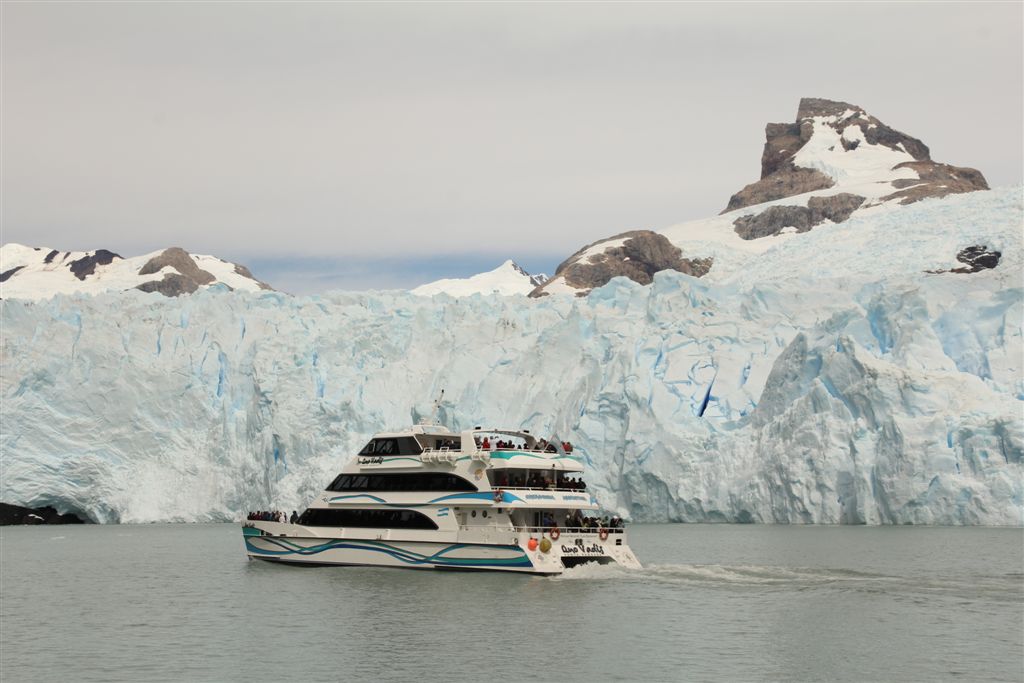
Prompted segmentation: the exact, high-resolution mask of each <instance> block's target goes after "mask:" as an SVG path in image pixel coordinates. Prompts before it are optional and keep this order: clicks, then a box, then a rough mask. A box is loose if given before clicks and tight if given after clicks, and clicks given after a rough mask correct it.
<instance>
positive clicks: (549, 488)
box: [491, 486, 587, 493]
mask: <svg viewBox="0 0 1024 683" xmlns="http://www.w3.org/2000/svg"><path fill="white" fill-rule="evenodd" d="M491 490H492V491H559V492H561V493H586V492H587V490H586V489H563V488H557V487H554V486H492V487H491Z"/></svg>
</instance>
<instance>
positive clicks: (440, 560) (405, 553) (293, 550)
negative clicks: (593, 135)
mask: <svg viewBox="0 0 1024 683" xmlns="http://www.w3.org/2000/svg"><path fill="white" fill-rule="evenodd" d="M260 538H261V540H262V541H264V542H265V543H270V544H272V545H275V546H277V547H279V548H281V550H270V549H265V548H258V547H256V546H255V544H253V543H252V542H251V541H250V537H246V538H245V545H246V549H247V550H249V551H250V552H252V553H254V554H257V555H269V556H274V557H283V556H286V555H303V556H309V555H317V554H319V553H322V552H324V551H326V550H333V549H352V550H368V551H372V552H379V553H384V554H387V555H390V556H391V557H394V558H395V559H396V560H399V561H400V562H404V563H406V564H412V565H422V564H433V565H438V566H450V567H532V566H533V564H532V563H531V562H530V559H529V558H528V557H527V556H526V554H525V553H523V552H522V551H521V550H519V548H517V547H515V546H501V547H502V548H505V549H508V550H516V551H519V555H518V556H516V557H508V558H501V557H444V555H445V554H446V553H449V552H451V551H453V550H458V549H460V548H467V547H471V546H468V545H466V544H463V543H458V544H455V545H450V546H448V547H446V548H442V549H440V550H438V551H437V552H436V553H434V554H433V555H422V554H420V553H416V552H413V551H411V550H405V549H403V548H397V547H395V546H392V545H389V544H387V543H379V542H376V541H365V542H362V543H359V542H354V541H345V540H341V539H334V540H331V541H327V542H326V543H320V544H318V545H314V546H308V547H306V546H300V545H298V544H296V543H292V542H291V541H288V540H285V539H283V538H274V537H270V536H263V537H260Z"/></svg>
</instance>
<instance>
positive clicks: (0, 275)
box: [0, 266, 25, 282]
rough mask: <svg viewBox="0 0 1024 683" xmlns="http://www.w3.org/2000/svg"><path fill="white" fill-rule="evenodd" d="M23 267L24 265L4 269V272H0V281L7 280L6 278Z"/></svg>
mask: <svg viewBox="0 0 1024 683" xmlns="http://www.w3.org/2000/svg"><path fill="white" fill-rule="evenodd" d="M24 267H25V266H14V267H13V268H11V269H10V270H5V271H4V272H2V273H0V282H7V280H9V279H10V277H11V276H12V275H14V274H15V273H17V272H18V271H19V270H21V269H22V268H24Z"/></svg>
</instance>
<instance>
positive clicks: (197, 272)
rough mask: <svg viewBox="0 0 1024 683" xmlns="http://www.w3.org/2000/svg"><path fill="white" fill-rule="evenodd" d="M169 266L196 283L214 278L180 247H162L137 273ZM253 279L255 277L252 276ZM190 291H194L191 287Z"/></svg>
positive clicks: (144, 273) (145, 272)
mask: <svg viewBox="0 0 1024 683" xmlns="http://www.w3.org/2000/svg"><path fill="white" fill-rule="evenodd" d="M167 266H170V267H171V268H174V269H175V270H176V271H178V272H179V273H181V274H182V275H184V276H185V277H187V278H189V279H190V280H193V281H194V282H195V283H196V285H208V284H210V283H211V282H213V281H214V280H216V278H215V277H214V276H213V275H211V274H210V273H209V272H207V271H205V270H202V269H201V268H200V267H199V266H197V265H196V262H195V261H193V260H192V257H191V256H189V253H188V252H187V251H185V250H184V249H182V248H181V247H171V248H170V249H164V250H163V252H162V253H161V254H160V255H159V256H154V257H153V258H151V259H149V261H147V262H146V265H144V266H142V268H140V269H139V275H152V274H153V273H158V272H160V270H161V269H162V268H166V267H167ZM253 279H255V278H253ZM190 291H193V292H194V291H195V289H192V290H190Z"/></svg>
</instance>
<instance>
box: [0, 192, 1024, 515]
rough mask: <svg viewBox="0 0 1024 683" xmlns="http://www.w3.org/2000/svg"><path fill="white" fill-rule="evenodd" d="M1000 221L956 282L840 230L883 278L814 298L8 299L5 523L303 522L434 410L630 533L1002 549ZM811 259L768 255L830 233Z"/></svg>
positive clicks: (1009, 499)
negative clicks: (874, 538) (566, 452)
mask: <svg viewBox="0 0 1024 683" xmlns="http://www.w3.org/2000/svg"><path fill="white" fill-rule="evenodd" d="M958 201H959V200H958ZM965 201H966V200H965ZM971 201H979V200H971ZM1014 202H1016V203H1014ZM921 205H922V208H920V209H917V210H916V211H917V213H913V212H910V211H909V210H904V211H907V215H911V216H918V223H915V225H919V228H918V229H920V230H925V229H926V227H927V226H926V225H925V223H924V222H923V220H921V219H920V217H921V216H927V211H929V210H931V211H947V212H948V210H949V208H948V207H949V206H951V205H950V204H948V203H947V204H942V203H939V202H934V203H929V202H922V203H921ZM952 206H954V208H955V206H956V204H955V203H954V204H952ZM1008 206H1009V207H1010V208H1009V209H1008V211H1009V213H1007V214H1006V215H1005V216H1003V218H1002V219H1000V220H992V221H989V222H988V223H987V225H989V226H990V227H988V228H983V229H980V230H981V232H982V233H984V234H980V235H973V234H972V235H965V236H964V239H968V238H970V239H976V238H983V239H985V240H987V241H988V242H989V243H990V244H991V245H993V246H994V247H996V248H1000V249H1002V250H1003V253H1004V260H1003V262H1002V263H1001V265H1000V267H999V268H997V269H995V270H992V271H984V272H980V273H975V274H971V275H960V274H952V273H926V272H924V268H923V266H934V265H936V264H934V263H931V262H930V261H929V262H925V261H927V259H929V258H931V259H933V260H934V258H935V256H934V255H931V256H929V254H928V253H926V252H927V249H922V248H920V247H918V248H915V249H914V250H913V253H909V252H908V254H904V255H901V254H899V253H898V252H899V250H898V249H893V248H892V247H891V245H888V246H887V245H885V244H878V245H872V241H871V240H870V239H869V238H870V235H869V234H866V233H865V232H864V231H865V230H867V229H868V228H866V227H865V226H863V225H861V226H858V225H856V222H855V221H851V222H850V223H851V224H853V225H847V224H844V225H843V226H832V228H830V229H833V228H834V229H836V230H838V229H844V230H850V229H852V230H860V232H859V233H858V239H857V242H856V244H857V249H858V250H859V251H858V254H857V258H858V259H866V258H868V259H878V260H879V261H878V262H879V263H883V264H884V263H885V260H886V259H889V267H887V268H883V267H882V266H879V268H880V269H882V270H884V271H885V273H886V274H885V275H880V274H879V272H881V270H880V271H879V272H874V271H871V272H866V271H865V269H864V267H863V265H859V266H858V267H857V268H856V269H853V270H851V271H849V272H844V271H843V270H842V268H840V267H838V266H837V264H839V263H841V262H842V258H843V257H842V255H841V254H840V255H836V254H828V255H825V254H822V257H823V258H827V259H828V263H829V265H828V269H827V270H828V272H827V273H826V274H825V275H824V276H823V275H822V274H821V272H820V271H821V269H815V268H814V267H813V265H807V266H806V267H805V268H804V269H803V270H800V269H795V268H793V267H792V260H791V261H790V262H789V266H786V268H787V269H783V265H784V261H783V260H784V259H785V258H788V257H787V256H786V254H785V253H783V251H780V253H779V254H773V253H772V252H769V253H768V254H764V255H761V256H760V257H759V258H760V259H761V260H760V262H759V266H758V267H759V268H760V269H761V271H763V272H764V273H765V275H764V277H761V278H759V279H758V281H753V280H752V278H751V277H750V275H749V273H750V272H752V271H751V269H744V270H745V274H738V275H737V277H735V278H733V279H729V278H722V277H719V278H718V279H716V280H708V281H704V280H699V279H695V278H692V277H689V276H686V275H683V274H680V273H674V272H663V273H659V274H658V275H657V276H656V277H655V280H654V283H653V284H652V285H650V286H646V287H642V286H639V285H637V284H635V283H633V282H631V281H628V280H625V279H622V278H617V279H615V280H613V281H612V282H610V283H609V284H608V285H605V286H604V287H601V288H599V289H597V290H595V291H594V292H593V293H592V294H591V295H590V296H589V297H587V298H571V297H558V296H550V297H545V298H543V299H540V300H528V299H526V298H525V297H522V296H513V297H503V296H499V295H491V296H479V295H477V296H473V297H467V298H461V299H456V298H451V297H447V296H438V297H434V298H425V297H417V296H413V295H411V294H406V293H401V292H366V293H333V294H328V295H324V296H314V297H302V298H294V297H289V296H286V295H282V294H279V293H276V292H267V293H248V292H230V291H227V290H226V289H218V288H213V289H211V290H209V291H203V292H200V293H197V294H195V295H192V296H188V297H182V298H177V299H170V298H165V297H162V296H160V295H156V294H145V293H142V292H137V291H129V292H124V293H111V294H102V295H97V296H85V295H74V296H63V295H61V296H56V297H54V298H52V299H49V300H46V301H42V302H23V301H17V300H4V301H3V302H2V304H0V306H2V323H3V343H2V361H3V373H2V386H0V389H2V397H3V410H2V425H0V427H2V429H0V446H2V449H3V476H2V478H0V500H3V501H5V502H10V503H16V504H22V505H32V506H36V505H46V504H51V505H55V506H56V507H58V508H59V509H61V510H62V511H75V512H78V513H81V514H84V515H87V516H88V517H90V518H92V519H94V520H96V521H103V522H115V521H121V522H145V521H156V520H176V521H207V520H231V519H238V518H239V517H240V515H243V514H244V512H245V511H246V510H249V509H265V508H268V507H271V506H272V507H275V508H278V509H288V510H292V509H301V508H302V507H303V506H304V505H305V504H306V503H307V502H308V501H309V500H310V498H311V497H313V496H314V495H316V494H317V493H318V492H319V491H320V490H321V489H322V487H323V485H324V484H325V482H326V481H328V480H329V479H330V478H331V476H333V474H334V473H336V472H337V470H338V469H339V468H340V467H341V466H342V465H343V464H344V463H345V462H347V460H348V459H349V458H350V456H351V454H352V453H354V452H355V450H356V449H358V448H359V447H360V446H361V445H362V444H363V442H364V441H365V440H366V439H367V437H368V436H369V435H370V434H372V433H373V432H375V431H379V430H383V429H388V428H397V427H402V426H404V425H408V424H409V423H411V422H415V421H417V420H419V419H420V418H421V417H424V416H427V415H429V414H430V412H431V410H432V401H433V399H434V398H435V397H436V396H437V395H438V394H439V393H440V391H441V389H444V390H445V394H444V400H443V402H442V404H441V408H440V412H439V421H441V422H442V423H444V424H446V425H448V426H450V427H453V428H465V427H467V426H473V425H484V426H499V425H508V426H514V427H525V428H529V429H531V430H532V431H533V432H534V433H537V434H541V435H557V436H559V437H560V438H562V439H569V440H571V441H572V442H573V444H574V445H575V447H576V452H577V453H579V454H580V455H582V456H583V457H584V458H585V460H586V466H587V473H586V478H587V481H588V482H589V484H590V486H591V488H592V489H593V490H595V492H596V494H597V496H598V499H599V502H600V503H601V504H602V505H603V506H604V507H605V508H606V509H607V510H608V511H611V512H616V513H619V514H622V515H624V516H626V517H628V518H631V519H633V520H636V521H664V522H667V521H728V522H776V523H844V524H862V523H867V524H889V523H893V524H903V523H926V524H1021V522H1022V511H1024V477H1022V474H1024V465H1022V459H1024V426H1022V406H1024V375H1022V356H1024V345H1022V337H1021V320H1022V310H1024V306H1022V301H1024V290H1022V287H1021V283H1020V275H1019V273H1020V270H1019V269H1020V264H1021V258H1020V252H1021V248H1020V235H1019V229H1020V226H1019V206H1020V202H1019V194H1018V195H1017V199H1015V200H1011V201H1009V204H1008ZM936 207H938V208H936ZM1014 212H1017V213H1014ZM974 213H975V214H976V213H977V212H976V211H975V212H974ZM1014 216H1018V218H1014ZM884 229H885V230H889V229H891V226H886V227H885V228H884ZM911 229H913V228H912V226H911V227H908V228H907V230H911ZM964 229H965V230H967V229H968V228H966V227H965V228H964ZM970 229H972V230H977V228H970ZM880 230H881V229H880ZM986 231H987V232H986ZM883 234H885V233H879V239H881V238H882V235H883ZM889 234H891V233H889ZM808 237H810V238H812V239H809V240H806V241H804V242H802V243H800V244H797V243H796V241H795V240H793V241H790V242H788V243H787V244H790V245H792V246H791V247H788V249H790V253H791V254H792V253H795V254H797V257H799V258H804V257H805V256H806V255H807V254H809V253H813V241H812V240H813V239H820V240H824V239H827V231H823V232H822V236H820V237H815V236H814V233H811V234H810V235H809V236H808ZM947 241H948V242H949V244H950V245H952V246H956V245H957V244H958V242H957V240H956V239H950V240H947ZM920 242H921V244H925V242H926V240H924V239H921V240H920ZM832 244H833V246H835V245H836V244H839V242H835V241H833V242H832ZM940 246H942V248H943V249H945V248H946V245H945V242H943V244H942V245H940ZM866 249H868V250H870V249H873V250H874V251H873V252H871V253H865V250H866ZM808 250H812V251H808ZM893 254H895V255H893ZM773 258H776V259H780V260H779V265H778V268H773V266H772V263H771V259H773ZM850 258H851V262H852V259H853V255H850ZM915 258H916V259H924V261H922V262H920V263H918V262H916V261H913V259H915ZM897 259H902V260H901V261H899V262H897ZM857 263H861V264H862V263H863V262H862V261H857ZM939 265H941V264H939ZM869 270H870V269H869ZM781 272H785V276H784V277H783V276H781V275H778V276H775V277H772V276H770V273H781Z"/></svg>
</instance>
